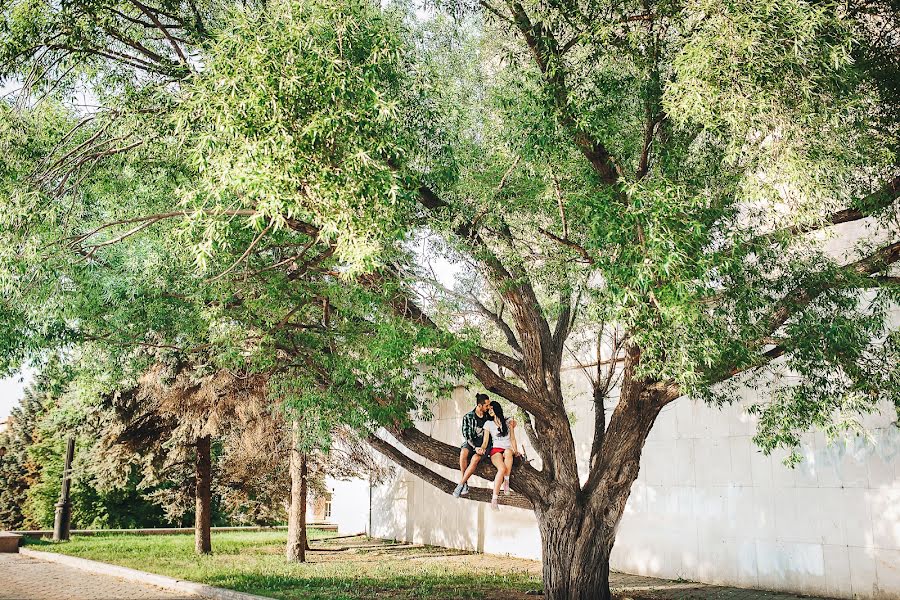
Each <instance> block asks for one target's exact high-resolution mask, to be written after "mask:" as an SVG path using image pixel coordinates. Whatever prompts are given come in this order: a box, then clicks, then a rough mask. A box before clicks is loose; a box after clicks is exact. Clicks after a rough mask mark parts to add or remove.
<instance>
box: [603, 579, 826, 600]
mask: <svg viewBox="0 0 900 600" xmlns="http://www.w3.org/2000/svg"><path fill="white" fill-rule="evenodd" d="M609 579H610V587H611V588H612V591H613V595H619V596H624V597H629V596H634V597H636V598H641V599H644V598H652V599H653V600H726V599H727V600H797V598H804V599H805V600H827V599H825V598H816V597H813V596H799V595H797V594H790V593H786V592H764V591H761V590H748V589H744V588H733V587H721V586H717V585H708V584H705V583H696V582H693V581H670V580H667V579H654V578H653V577H641V576H640V575H628V574H626V573H615V572H612V573H610V574H609Z"/></svg>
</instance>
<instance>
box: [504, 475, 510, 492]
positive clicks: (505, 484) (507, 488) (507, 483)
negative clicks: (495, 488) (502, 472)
mask: <svg viewBox="0 0 900 600" xmlns="http://www.w3.org/2000/svg"><path fill="white" fill-rule="evenodd" d="M503 493H504V494H509V477H504V478H503Z"/></svg>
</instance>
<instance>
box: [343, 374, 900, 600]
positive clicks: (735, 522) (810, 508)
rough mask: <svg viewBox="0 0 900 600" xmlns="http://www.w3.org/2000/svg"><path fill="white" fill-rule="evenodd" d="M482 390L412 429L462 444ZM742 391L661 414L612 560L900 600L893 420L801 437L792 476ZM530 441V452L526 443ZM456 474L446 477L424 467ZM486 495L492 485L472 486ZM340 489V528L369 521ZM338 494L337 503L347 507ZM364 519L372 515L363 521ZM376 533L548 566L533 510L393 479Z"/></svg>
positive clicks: (379, 506)
mask: <svg viewBox="0 0 900 600" xmlns="http://www.w3.org/2000/svg"><path fill="white" fill-rule="evenodd" d="M565 381H566V386H567V397H568V398H571V399H572V402H571V407H572V410H573V412H574V415H575V419H574V431H575V438H576V443H577V444H578V446H579V449H580V450H581V455H582V456H586V455H587V453H588V450H589V447H590V441H591V435H592V431H591V430H592V427H593V414H592V410H593V407H592V403H591V401H590V395H589V393H588V387H587V385H588V384H587V382H586V380H585V379H584V377H583V375H581V373H580V371H577V370H572V371H567V372H566V377H565ZM474 393H475V390H472V391H467V390H464V389H462V388H457V390H456V391H455V392H454V394H453V397H452V398H448V399H446V400H444V401H443V402H440V403H439V404H438V405H437V406H436V408H435V419H434V420H433V421H430V422H427V423H419V424H418V426H419V427H420V428H421V429H422V430H423V431H425V432H427V433H429V434H430V435H433V436H435V437H436V438H437V439H440V440H443V441H446V442H449V443H458V441H457V440H458V438H459V437H460V433H459V425H460V420H461V418H462V415H463V414H464V413H465V412H467V411H468V410H470V409H471V404H472V398H473V397H474ZM755 393H756V392H752V391H749V390H748V391H745V392H743V393H742V397H741V398H738V399H737V400H738V401H737V402H736V404H735V405H733V406H731V407H726V408H725V409H723V410H718V409H714V408H710V407H708V406H706V405H704V404H701V403H697V402H694V401H691V400H690V399H687V398H682V399H679V400H678V401H676V402H675V403H673V404H672V405H670V406H669V407H667V408H666V409H665V410H664V411H663V412H662V414H661V415H660V417H659V419H658V421H657V423H656V426H655V427H654V429H653V431H652V433H651V435H650V437H649V439H648V441H647V444H646V447H645V449H644V454H643V461H642V467H641V471H640V475H639V477H638V479H637V481H636V482H635V484H634V486H633V488H632V494H631V497H630V499H629V501H628V505H627V507H626V513H625V516H624V518H623V520H622V523H621V526H620V528H619V532H618V537H617V542H616V546H615V549H614V552H613V556H612V565H613V568H615V569H617V570H620V571H625V572H629V573H636V574H641V575H654V576H660V577H669V578H677V577H683V578H685V579H690V580H696V581H704V582H709V583H718V584H728V585H737V586H742V587H752V588H761V589H771V590H783V591H792V592H798V593H803V594H819V595H827V596H835V597H841V598H854V597H857V598H900V430H898V428H897V427H896V426H895V425H892V424H891V421H892V420H891V411H890V409H889V408H888V407H885V414H883V415H880V416H876V417H873V418H871V419H869V420H868V422H867V423H866V424H867V425H868V426H869V427H870V428H871V430H872V431H873V432H874V436H873V437H874V439H873V440H872V442H871V443H870V442H866V441H865V440H864V439H862V438H859V439H856V440H853V441H852V442H851V443H849V445H846V446H844V445H837V446H832V447H829V446H827V445H826V444H825V440H824V437H823V436H822V435H819V434H816V435H809V436H807V438H806V439H805V444H804V452H805V455H806V461H805V462H804V463H803V464H801V465H800V466H799V467H797V468H796V469H793V470H791V469H789V468H787V467H785V466H783V465H782V464H781V459H782V456H771V457H766V456H763V455H762V454H761V453H760V452H759V451H758V450H757V449H756V448H755V446H754V445H753V443H752V441H751V437H752V435H753V431H754V424H753V421H752V419H751V418H750V417H749V416H748V415H747V414H746V413H745V412H744V411H743V409H742V405H746V404H748V403H750V402H753V401H754V400H755V396H754V394H755ZM524 443H525V445H526V446H527V445H528V442H527V440H525V442H524ZM429 466H430V467H431V468H433V469H435V470H436V471H438V472H442V473H443V474H445V475H447V476H450V477H454V476H455V475H454V473H452V472H451V471H450V470H448V469H445V468H444V467H441V466H438V465H435V464H433V463H432V464H429ZM476 484H478V485H486V484H487V482H484V481H481V480H476ZM344 485H345V486H346V487H341V488H336V489H335V494H334V499H333V501H332V502H333V504H332V506H333V508H332V519H333V521H334V522H336V523H338V524H339V526H340V529H341V531H342V532H348V533H356V532H358V531H361V529H360V523H362V522H363V521H364V520H365V519H367V518H368V506H369V500H368V483H367V482H356V483H346V484H344ZM342 496H343V497H342ZM361 515H364V516H365V519H363V518H362V517H361ZM372 533H373V534H374V535H376V536H382V537H387V538H395V539H402V540H408V541H411V542H416V543H428V544H437V545H442V546H449V547H453V548H463V549H470V550H478V551H483V552H488V553H497V554H510V555H514V556H520V557H525V558H534V559H540V555H541V547H540V537H539V533H538V529H537V525H536V523H535V520H534V516H533V515H532V513H531V512H530V511H525V510H521V509H516V508H510V507H501V510H500V511H499V512H496V513H495V512H493V511H491V510H490V508H489V507H487V506H486V505H484V504H481V503H472V502H468V501H465V500H456V499H454V498H452V497H451V496H449V495H447V494H444V493H442V492H439V491H438V490H436V489H435V488H433V487H432V486H430V485H429V484H427V483H425V482H423V481H422V480H420V479H418V478H416V477H414V476H412V475H410V474H408V473H406V472H405V471H403V470H401V469H398V470H397V472H396V474H395V476H394V477H393V478H392V479H391V480H390V481H389V482H388V483H386V484H384V485H381V486H376V487H375V488H374V489H373V494H372Z"/></svg>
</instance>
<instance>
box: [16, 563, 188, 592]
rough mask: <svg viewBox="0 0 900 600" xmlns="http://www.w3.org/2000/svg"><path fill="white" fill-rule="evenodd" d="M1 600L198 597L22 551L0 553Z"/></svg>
mask: <svg viewBox="0 0 900 600" xmlns="http://www.w3.org/2000/svg"><path fill="white" fill-rule="evenodd" d="M0 600H198V598H197V596H186V595H184V594H178V593H176V592H171V591H168V590H163V589H161V588H158V587H156V586H152V585H142V584H139V583H132V582H130V581H125V580H123V579H118V578H116V577H110V576H109V575H96V574H94V573H88V572H86V571H82V570H81V569H76V568H74V567H67V566H64V565H58V564H55V563H51V562H46V561H43V560H38V559H35V558H31V557H28V556H22V555H21V554H0Z"/></svg>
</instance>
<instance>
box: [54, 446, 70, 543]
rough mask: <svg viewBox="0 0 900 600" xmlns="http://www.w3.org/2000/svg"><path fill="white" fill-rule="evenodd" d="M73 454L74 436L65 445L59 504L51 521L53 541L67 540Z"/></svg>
mask: <svg viewBox="0 0 900 600" xmlns="http://www.w3.org/2000/svg"><path fill="white" fill-rule="evenodd" d="M73 454H75V436H71V435H70V436H69V440H68V444H67V445H66V466H65V469H63V479H62V489H61V490H60V492H59V502H57V503H56V518H55V519H54V521H53V541H54V542H61V541H63V540H68V539H69V527H70V526H71V523H72V503H71V502H70V501H69V488H70V487H71V485H72V479H71V477H72V455H73Z"/></svg>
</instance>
